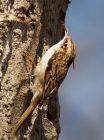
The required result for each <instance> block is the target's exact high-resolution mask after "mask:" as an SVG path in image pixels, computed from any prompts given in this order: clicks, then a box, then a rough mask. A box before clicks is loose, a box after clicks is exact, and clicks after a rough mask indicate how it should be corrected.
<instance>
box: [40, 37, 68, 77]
mask: <svg viewBox="0 0 104 140" xmlns="http://www.w3.org/2000/svg"><path fill="white" fill-rule="evenodd" d="M65 38H66V36H65V37H64V38H63V39H62V40H61V41H60V42H59V43H57V44H55V45H53V46H52V47H51V48H49V49H48V51H46V53H45V54H44V56H43V57H42V59H41V61H40V64H39V66H40V69H41V74H42V75H43V78H44V75H45V70H46V68H47V65H48V62H49V60H50V58H51V57H52V55H53V54H54V53H55V52H56V50H58V48H60V46H61V45H62V44H63V41H64V40H65Z"/></svg>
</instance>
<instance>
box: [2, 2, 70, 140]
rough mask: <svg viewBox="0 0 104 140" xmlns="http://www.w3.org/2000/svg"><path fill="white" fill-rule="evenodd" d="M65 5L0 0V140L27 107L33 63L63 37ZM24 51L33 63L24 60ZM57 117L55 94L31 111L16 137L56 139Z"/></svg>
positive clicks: (8, 137)
mask: <svg viewBox="0 0 104 140" xmlns="http://www.w3.org/2000/svg"><path fill="white" fill-rule="evenodd" d="M67 6H68V0H57V1H55V0H50V1H48V0H42V1H41V0H34V1H32V0H21V2H20V0H8V1H5V0H1V1H0V139H5V140H8V139H12V138H11V131H12V129H13V128H14V127H15V124H16V122H17V120H18V119H19V117H20V116H21V115H22V113H23V112H24V111H25V110H26V108H27V107H28V106H29V104H30V101H31V98H32V93H31V91H30V81H31V77H32V75H33V71H34V69H35V66H36V65H35V61H38V60H37V58H38V57H40V58H41V57H42V55H43V54H44V53H45V51H46V50H47V49H48V48H49V47H51V46H52V45H54V44H55V43H57V42H58V41H59V40H60V39H61V38H62V36H63V29H62V24H63V23H64V19H65V13H66V9H67ZM24 52H29V54H31V56H32V58H33V60H34V64H33V62H30V61H26V59H25V58H24ZM33 78H34V77H33ZM59 114H60V107H59V102H58V95H57V93H56V94H55V95H52V96H51V97H50V98H49V99H47V100H46V101H45V102H44V103H43V105H42V107H41V109H40V108H39V107H37V108H36V109H35V110H34V111H33V113H32V114H31V115H30V116H29V117H28V118H27V119H26V121H25V122H24V123H23V125H22V126H21V128H20V129H19V131H18V133H17V134H16V138H17V139H19V140H22V139H27V140H34V139H35V140H45V139H47V140H56V139H58V137H59V132H60V126H59Z"/></svg>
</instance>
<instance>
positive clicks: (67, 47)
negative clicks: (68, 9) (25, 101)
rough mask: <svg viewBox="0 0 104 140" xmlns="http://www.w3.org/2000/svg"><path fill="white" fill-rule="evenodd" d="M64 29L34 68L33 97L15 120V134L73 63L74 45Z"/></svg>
mask: <svg viewBox="0 0 104 140" xmlns="http://www.w3.org/2000/svg"><path fill="white" fill-rule="evenodd" d="M64 31H65V34H64V37H63V38H62V39H61V40H60V41H59V42H58V43H56V44H55V45H53V46H52V47H50V48H49V49H48V50H47V51H46V52H45V54H44V55H43V56H42V58H41V60H40V62H39V63H38V64H37V66H36V68H35V70H34V73H35V82H34V84H32V86H31V91H32V93H33V97H32V99H31V102H30V105H29V107H28V108H27V109H26V111H25V112H24V113H23V114H22V116H21V117H20V118H19V120H18V121H17V123H16V125H15V128H14V130H13V135H16V132H17V131H18V130H19V128H20V127H21V125H22V124H23V122H24V121H25V120H26V118H27V117H28V116H29V115H30V113H32V111H33V110H34V109H35V108H36V107H37V106H38V105H39V104H40V103H41V101H42V100H44V99H45V98H47V97H50V95H51V94H52V93H53V92H54V91H57V90H58V88H59V87H60V85H61V84H62V82H63V81H64V79H65V77H66V75H67V72H68V69H69V67H70V65H71V64H72V63H74V59H75V57H76V45H75V44H74V42H73V40H72V39H71V37H70V36H69V35H68V30H67V28H66V27H65V26H64Z"/></svg>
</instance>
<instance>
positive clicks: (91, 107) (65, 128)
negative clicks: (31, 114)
mask: <svg viewBox="0 0 104 140" xmlns="http://www.w3.org/2000/svg"><path fill="white" fill-rule="evenodd" d="M66 25H67V27H68V30H69V34H70V35H71V37H72V38H73V40H74V42H75V43H76V45H77V58H76V61H75V64H76V66H75V70H73V68H72V66H71V68H70V70H69V73H68V75H67V78H66V79H65V81H64V83H63V84H62V86H61V87H60V90H59V92H60V93H59V96H60V106H61V114H60V123H61V134H60V137H59V140H104V74H103V72H104V0H71V4H70V5H69V8H68V10H67V15H66Z"/></svg>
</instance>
